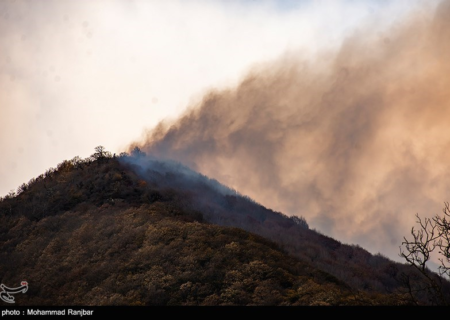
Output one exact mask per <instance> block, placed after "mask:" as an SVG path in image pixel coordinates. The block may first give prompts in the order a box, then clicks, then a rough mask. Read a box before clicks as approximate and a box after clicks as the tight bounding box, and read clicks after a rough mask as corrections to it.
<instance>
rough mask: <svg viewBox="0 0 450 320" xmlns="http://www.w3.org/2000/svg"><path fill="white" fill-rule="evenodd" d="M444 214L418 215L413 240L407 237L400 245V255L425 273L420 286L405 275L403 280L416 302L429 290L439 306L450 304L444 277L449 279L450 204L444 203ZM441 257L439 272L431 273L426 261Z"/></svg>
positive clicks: (439, 259)
mask: <svg viewBox="0 0 450 320" xmlns="http://www.w3.org/2000/svg"><path fill="white" fill-rule="evenodd" d="M442 211H443V215H442V216H440V215H435V216H434V217H432V218H425V219H421V218H420V217H419V215H418V214H417V215H416V217H417V224H418V225H419V228H418V229H415V228H414V227H412V229H411V236H412V239H411V240H408V239H406V237H405V238H404V241H403V242H402V245H403V246H404V247H403V248H400V256H401V257H403V258H404V259H405V260H406V261H407V262H408V263H409V264H410V265H412V266H413V267H415V268H416V269H417V270H419V271H420V273H421V274H422V276H423V279H422V281H421V284H420V285H419V286H417V285H416V286H412V285H411V283H410V281H409V280H410V279H409V278H407V277H405V278H404V282H405V283H406V284H407V286H408V288H409V294H410V295H411V298H412V299H413V300H414V301H416V294H417V293H419V292H423V291H426V292H427V293H429V295H430V296H431V297H432V301H431V303H433V304H437V305H447V306H448V305H450V292H448V289H447V290H446V289H445V288H444V287H443V281H444V279H447V280H448V279H449V278H450V207H449V203H448V202H445V203H444V208H443V210H442ZM435 255H437V256H438V261H439V266H438V269H437V270H438V274H437V275H436V274H435V273H431V272H430V270H429V269H428V266H427V263H428V262H430V261H431V259H432V256H435Z"/></svg>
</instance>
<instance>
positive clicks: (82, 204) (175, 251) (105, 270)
mask: <svg viewBox="0 0 450 320" xmlns="http://www.w3.org/2000/svg"><path fill="white" fill-rule="evenodd" d="M109 216H111V217H113V221H114V222H111V221H110V219H108V217H109ZM0 217H1V219H2V223H1V226H2V227H1V228H2V230H1V231H2V232H1V234H2V237H1V239H0V243H1V244H2V247H3V250H2V259H1V260H2V261H4V262H3V263H2V264H0V274H1V275H2V279H1V281H2V283H10V282H11V281H13V282H14V281H21V280H17V279H19V278H18V275H17V274H15V272H17V271H18V270H22V274H21V276H22V277H27V274H26V273H27V272H29V273H31V274H33V275H34V277H35V278H33V281H31V280H28V281H29V283H30V295H29V299H28V300H26V299H25V300H24V298H23V297H21V299H22V300H23V301H26V303H29V304H39V303H44V304H52V303H56V304H61V303H68V301H70V300H64V299H63V298H62V297H64V295H62V296H61V294H60V295H58V296H54V294H53V293H52V292H53V291H52V290H49V289H48V288H46V289H43V288H41V289H40V291H36V290H37V288H34V289H33V288H32V283H36V282H38V283H40V284H41V285H42V284H43V283H42V281H43V280H42V279H47V278H46V277H47V276H46V275H45V274H42V271H41V270H36V269H33V267H32V266H31V265H30V262H29V260H31V261H33V263H35V264H37V265H38V266H41V269H44V270H45V269H49V270H52V271H49V274H52V273H53V275H55V274H62V275H64V274H66V275H67V276H68V277H69V280H70V281H68V283H69V284H65V283H64V279H59V278H60V277H61V276H57V278H58V281H59V282H57V283H53V284H52V286H53V289H54V291H61V290H62V291H64V292H65V295H66V299H68V297H71V295H73V296H74V297H76V299H78V300H74V301H78V303H80V304H86V303H93V304H94V305H95V304H99V305H109V304H141V305H151V304H156V305H167V304H169V305H174V304H175V305H185V304H194V305H202V304H210V305H211V304H212V305H223V304H225V305H227V304H231V305H252V304H256V305H280V304H281V305H295V304H298V305H311V304H329V305H371V304H375V305H377V304H378V305H380V304H382V305H384V304H388V305H400V304H412V301H411V300H410V299H409V298H408V292H407V291H406V288H405V287H402V286H401V285H400V284H399V279H397V278H399V277H400V275H407V276H408V277H409V278H410V279H416V280H417V281H418V280H419V279H420V275H419V274H417V273H415V272H414V270H412V269H411V268H409V267H408V266H406V265H402V264H398V263H394V262H392V261H390V260H389V259H387V258H385V257H383V256H381V255H380V256H374V255H371V254H370V253H369V252H367V251H365V250H364V249H362V248H360V247H358V246H350V245H345V244H341V243H340V242H339V241H337V240H334V239H332V238H330V237H327V236H325V235H322V234H320V233H318V232H317V231H315V230H311V229H309V227H308V224H307V223H306V221H305V220H304V219H303V218H301V217H300V218H298V217H297V218H292V217H287V216H285V215H283V214H282V213H277V212H274V211H272V210H270V209H267V208H265V207H263V206H261V205H259V204H257V203H256V202H254V201H253V200H251V199H250V198H248V197H244V196H241V195H239V194H237V193H236V192H235V191H234V190H232V189H230V188H228V187H226V186H223V185H221V184H220V183H219V182H217V181H215V180H211V179H209V178H207V177H206V176H203V175H201V174H199V173H195V171H192V170H190V169H189V168H187V167H185V166H183V165H181V164H177V163H175V162H168V161H162V160H156V159H152V158H151V157H148V156H146V155H145V154H143V153H140V152H139V150H135V152H132V154H131V155H128V154H121V155H119V156H115V155H111V154H110V153H108V152H106V151H105V150H104V149H102V148H100V149H98V150H97V152H96V153H95V154H93V155H92V156H91V157H89V158H87V159H84V160H83V159H80V158H79V157H75V158H74V159H72V160H69V161H63V162H62V163H60V164H58V166H57V168H55V169H49V170H47V172H46V173H45V174H43V175H41V176H39V177H37V178H35V179H32V180H31V181H30V182H29V183H28V184H23V185H22V186H20V187H19V189H18V193H17V194H16V195H13V194H10V195H8V196H6V197H5V198H3V199H1V201H0ZM136 217H137V218H136ZM81 218H83V219H81ZM135 220H136V221H140V223H138V222H136V221H135ZM86 221H88V222H89V223H87V222H86ZM124 221H126V223H125V222H124ZM96 222H99V226H98V227H95V226H96ZM100 222H101V223H100ZM152 223H153V224H155V225H157V226H158V228H155V227H154V226H153V227H152ZM130 226H135V228H131V227H130ZM199 226H202V227H199ZM205 226H208V227H205ZM205 228H206V229H205ZM208 228H212V229H214V230H215V231H214V232H212V231H207V230H209V229H208ZM215 228H217V230H216V229H215ZM222 228H225V229H222ZM230 228H231V229H230ZM61 230H62V231H61ZM124 230H126V232H125V231H124ZM149 230H153V231H149ZM192 230H197V231H195V232H193V231H192ZM224 230H228V231H224ZM238 230H239V231H238ZM190 231H192V232H191V233H189V232H190ZM211 232H212V233H211ZM227 232H229V233H227ZM197 234H202V236H196V235H197ZM216 234H219V235H220V234H225V235H226V236H224V237H225V238H227V237H228V238H227V240H226V241H225V240H223V239H222V240H220V241H218V243H216V244H215V245H216V246H218V247H217V248H219V247H220V250H219V251H218V252H220V253H218V255H219V256H220V255H225V256H226V257H227V258H226V259H225V258H223V257H222V258H221V259H219V258H218V256H215V255H214V253H211V252H210V250H208V247H214V241H215V235H216ZM156 235H157V236H156ZM189 235H192V237H193V238H194V239H196V240H192V241H187V242H189V245H191V246H193V247H198V248H200V249H199V250H198V251H195V250H194V251H192V250H191V249H189V250H188V249H186V247H185V245H184V244H183V243H184V242H185V241H186V239H188V240H189V239H190V238H189ZM233 237H236V238H235V239H234V240H236V241H234V240H231V239H232V238H233ZM74 239H75V240H74ZM149 239H153V240H152V241H153V242H151V241H150V240H149ZM74 241H75V242H74ZM108 243H109V244H111V248H109V247H108ZM205 243H206V244H205ZM171 245H172V246H173V247H171ZM255 247H258V248H259V249H258V250H257V249H255ZM156 248H159V249H158V250H159V251H158V250H156ZM249 248H253V249H249ZM262 248H264V249H262ZM80 250H81V251H80ZM120 250H125V251H126V252H127V255H125V256H124V254H122V253H120ZM154 250H156V251H154ZM233 250H234V251H233ZM273 250H275V251H273ZM79 251H80V252H79ZM166 251H167V252H170V254H167V253H164V252H166ZM185 251H186V252H188V253H189V254H190V255H194V256H195V257H196V258H195V259H193V260H192V259H191V260H189V259H188V258H187V257H188V256H189V254H187V253H186V254H181V252H185ZM260 251H261V252H264V251H267V252H273V254H275V255H278V258H277V259H275V260H274V261H276V260H280V261H284V259H287V260H289V259H291V260H289V261H296V262H295V263H297V264H300V265H302V266H303V267H300V269H298V268H297V269H296V268H294V269H292V268H291V269H289V268H286V267H283V268H281V267H279V266H276V264H274V263H275V262H273V263H272V265H269V269H267V268H266V267H264V266H262V265H265V266H267V265H268V264H267V261H266V260H265V259H267V260H270V259H269V258H268V257H269V256H270V255H268V257H266V258H264V256H265V255H264V254H262V253H258V252H260ZM65 252H69V253H71V254H70V256H75V257H76V256H78V257H79V258H78V259H75V258H71V257H70V256H67V255H65ZM138 252H146V253H145V255H143V256H145V257H146V258H145V259H144V258H142V257H143V256H141V255H139V254H137V253H138ZM151 252H153V253H154V255H153V258H152V255H151V254H150V253H151ZM204 252H210V253H209V254H205V253H204ZM231 253H233V254H231ZM244 253H245V254H244ZM280 254H281V255H280ZM245 255H248V256H247V257H246V256H245ZM127 256H128V257H135V262H134V265H131V266H130V265H129V264H130V263H131V262H130V261H128V262H127V259H126V257H127ZM43 257H46V258H43ZM112 257H118V258H117V259H119V260H114V259H112ZM236 257H240V258H236ZM250 257H252V258H250ZM281 257H284V258H281ZM45 259H47V260H49V261H51V265H48V264H47V263H46V262H45V261H42V260H45ZM120 259H122V260H120ZM152 259H153V262H151V263H150V262H149V261H152ZM158 259H159V260H158ZM170 259H172V260H170ZM186 259H187V260H189V261H190V264H189V263H188V264H187V265H185V263H186V262H185V260H186ZM214 259H219V260H220V261H222V262H221V263H222V264H219V266H217V265H215V264H212V262H211V261H212V260H214ZM236 259H237V260H236ZM252 259H253V260H252ZM292 259H293V260H292ZM227 260H230V261H235V260H236V261H235V264H234V265H233V264H228V263H227V262H226V261H227ZM5 261H6V262H5ZM78 261H81V262H78ZM83 261H84V265H83ZM106 261H108V264H111V265H113V266H115V267H108V266H107V265H105V264H106ZM158 261H159V262H158ZM168 261H172V263H169V264H168ZM214 261H215V260H214ZM258 261H259V262H258ZM127 263H128V264H127ZM252 263H253V264H252ZM291 263H294V262H291ZM295 263H294V264H295ZM288 264H289V263H288ZM160 265H165V268H163V269H162V271H161V270H160V269H158V266H160ZM174 265H175V266H184V267H183V268H185V269H186V270H187V271H186V272H187V273H189V272H190V273H191V278H190V277H189V276H187V275H183V274H184V273H183V272H181V271H180V270H178V269H177V268H176V267H175V268H174V267H173V266H174ZM170 266H172V267H170ZM193 266H195V268H194V267H193ZM208 266H209V267H208ZM213 266H215V267H213ZM238 266H239V267H238ZM255 266H259V267H258V268H259V269H261V268H263V269H264V268H266V271H267V270H271V271H270V272H268V271H267V272H266V273H264V272H263V274H265V275H266V276H267V275H268V274H270V275H271V277H269V278H264V277H263V278H255V274H254V272H256V273H258V272H259V273H261V272H262V271H261V270H259V269H258V268H256V267H255ZM254 267H255V268H256V269H255V268H254ZM260 267H261V268H260ZM55 268H56V269H55ZM192 268H193V269H199V270H202V269H205V268H206V269H207V270H209V273H208V272H205V273H204V274H209V275H210V276H209V277H207V276H205V277H203V278H202V276H200V275H199V274H198V273H196V272H194V270H192ZM227 268H229V269H227ZM279 269H280V270H282V271H280V272H281V273H279V272H278V273H277V272H276V270H279ZM27 270H28V271H27ZM89 270H91V271H89ZM130 270H131V271H130ZM149 270H153V271H154V272H155V273H158V272H160V271H161V272H163V274H164V272H165V271H167V270H171V272H169V274H165V275H163V276H162V278H164V276H170V277H169V278H170V279H172V280H171V281H172V282H170V281H169V283H170V285H167V284H164V283H159V282H157V281H156V279H159V277H156V278H155V277H154V275H153V272H150V271H149ZM158 270H159V271H158ZM242 270H247V271H246V272H247V273H245V272H244V273H243V272H242ZM258 270H259V271H258ZM283 270H284V271H283ZM292 270H296V271H292ZM302 270H303V271H302ZM304 270H312V271H311V272H310V273H308V272H306V275H305V271H304ZM94 271H95V272H94ZM203 271H205V270H203ZM96 272H97V273H96ZM127 272H128V273H131V277H132V278H131V280H130V279H129V281H130V282H131V283H133V285H130V286H128V287H129V288H139V289H134V291H133V289H131V291H133V292H134V296H133V295H130V294H129V293H127V292H126V290H125V289H124V288H128V287H127V285H125V284H124V280H123V279H128V277H130V274H127ZM149 272H150V274H151V275H152V277H153V278H152V279H154V281H156V282H155V283H158V285H155V284H154V283H152V281H150V280H148V279H149V278H148V277H147V280H145V279H146V278H145V274H147V273H149ZM161 272H160V273H161ZM110 273H112V274H114V273H115V274H116V278H111V276H109V274H110ZM76 275H78V276H79V279H84V282H83V281H82V280H79V279H78V280H77V278H76ZM274 275H277V276H274ZM311 275H312V276H311ZM133 276H134V278H133ZM39 277H41V280H38V279H39ZM119 277H123V279H122V278H121V279H122V280H120V281H119V280H118V279H119ZM230 277H231V278H230ZM302 277H306V278H302ZM63 278H65V277H63ZM300 278H301V279H303V280H304V281H303V282H302V281H299V280H298V279H300ZM14 279H16V280H14ZM133 279H134V280H133ZM173 279H177V280H173ZM180 279H181V280H180ZM189 279H190V280H193V279H195V280H196V281H197V282H196V281H190V280H189ZM214 279H216V280H214ZM227 279H228V280H227ZM230 279H234V280H230ZM249 279H250V280H249ZM252 279H253V280H252ZM255 279H256V280H255ZM286 279H291V280H286ZM292 279H296V281H293V280H292ZM66 280H67V279H66ZM46 281H48V282H50V283H51V282H52V281H51V280H46ZM80 281H81V282H80ZM117 281H119V282H117ZM139 281H141V282H139ZM308 281H310V282H308ZM216 282H219V284H217V283H216ZM114 283H116V284H117V283H119V284H120V285H119V287H120V288H122V287H121V286H123V287H124V288H122V289H120V290H121V291H120V290H119V291H117V290H118V289H117V290H116V289H114ZM140 283H146V285H145V289H144V288H143V286H142V285H141V284H140ZM188 283H190V284H188ZM212 283H216V285H212ZM246 283H247V285H245V284H246ZM283 283H284V285H283ZM305 283H310V285H307V286H306V287H305ZM262 284H264V285H262ZM155 286H156V287H155ZM158 286H159V287H158ZM61 288H63V289H61ZM82 288H84V289H85V290H87V292H89V294H90V296H89V294H88V296H89V297H90V298H91V300H92V299H93V300H92V302H89V300H83V298H82V297H83V295H82V294H81V292H80V290H82ZM149 288H153V289H154V291H151V290H150V291H146V290H148V289H149ZM183 288H184V289H183ZM257 288H259V289H258V290H256V289H257ZM274 288H277V289H274ZM302 288H303V289H302ZM306 288H309V289H307V291H308V290H310V289H311V290H312V291H308V292H309V293H302V290H306ZM314 288H315V289H314ZM325 288H327V289H325ZM88 289H89V290H88ZM272 289H273V290H272ZM313 289H314V290H316V291H314V290H313ZM71 290H74V291H75V292H78V293H77V294H73V293H71V292H72V291H71ZM99 290H100V291H99ZM102 290H103V291H102ZM136 290H137V291H136ZM183 290H185V291H186V290H187V291H186V292H187V293H186V292H185V294H184V295H183V294H182V292H184V291H183ZM202 290H203V291H202ZM227 290H228V291H227ZM230 290H231V291H230ZM233 290H234V291H233ZM264 290H265V291H264ZM267 290H269V291H268V292H269V293H267ZM270 290H272V291H274V290H275V291H276V292H278V293H279V294H278V295H272V294H270V292H271V291H270ZM97 291H98V292H97ZM95 292H97V294H98V295H99V297H100V298H98V299H97V298H95V299H94V296H95V294H94V293H95ZM148 292H153V293H154V295H151V294H149V293H148ZM157 292H159V294H157ZM199 292H203V293H202V294H199ZM230 292H234V293H233V294H231V293H230ZM255 292H256V293H255ZM257 292H260V293H261V292H266V293H265V295H263V296H264V297H265V298H264V299H263V298H261V297H262V296H259V297H260V298H257V297H258V294H257ZM326 292H328V293H329V294H326ZM337 292H339V294H337ZM163 293H164V294H163ZM332 293H333V294H332ZM39 294H41V295H43V297H41V298H39V297H38V295H39ZM230 294H231V296H229V295H230ZM261 294H262V293H261ZM222 295H223V296H222ZM159 296H164V297H166V298H164V299H162V300H161V299H159V300H158V299H157V297H159ZM272 296H276V297H278V298H277V299H271V298H270V297H272ZM308 296H310V297H313V298H311V299H309V298H308V299H309V300H308V299H307V298H305V297H308ZM114 297H115V298H114ZM133 297H134V298H133ZM152 297H153V298H152ZM183 297H184V298H183ZM208 297H209V298H208ZM227 297H228V298H227ZM232 297H234V298H232ZM72 298H73V297H72ZM206 298H208V299H206ZM33 299H34V300H33ZM54 299H56V301H55V300H54ZM58 299H59V300H58ZM61 299H62V300H61ZM133 299H135V300H133ZM233 299H234V300H233ZM258 299H259V300H258ZM314 299H316V300H314ZM17 300H19V299H17ZM419 300H420V301H422V303H423V304H432V300H430V297H427V296H426V295H422V296H419Z"/></svg>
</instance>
